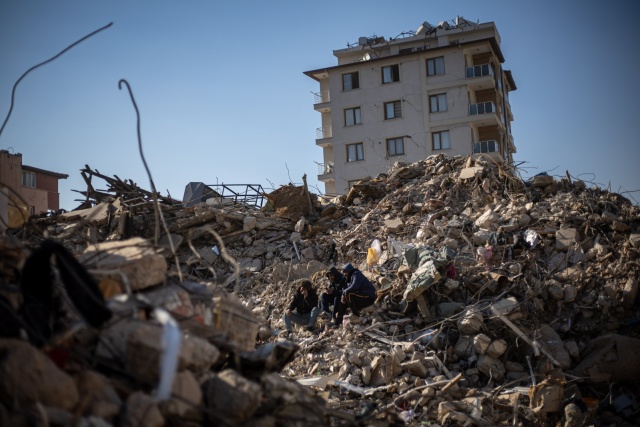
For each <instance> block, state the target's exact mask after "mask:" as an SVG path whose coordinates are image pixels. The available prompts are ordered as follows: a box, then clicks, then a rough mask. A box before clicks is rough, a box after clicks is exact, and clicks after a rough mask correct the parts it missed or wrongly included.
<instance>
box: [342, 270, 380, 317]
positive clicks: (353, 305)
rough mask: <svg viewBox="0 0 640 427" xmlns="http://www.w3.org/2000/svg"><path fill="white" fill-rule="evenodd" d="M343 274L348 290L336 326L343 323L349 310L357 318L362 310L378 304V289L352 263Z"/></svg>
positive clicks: (343, 297) (344, 295)
mask: <svg viewBox="0 0 640 427" xmlns="http://www.w3.org/2000/svg"><path fill="white" fill-rule="evenodd" d="M342 272H343V273H344V275H345V276H346V278H347V288H346V289H345V290H344V291H342V297H341V300H340V302H341V304H340V308H339V310H338V315H337V317H336V325H338V326H339V325H340V324H341V323H342V319H343V318H344V314H345V312H346V311H347V308H349V309H351V313H353V315H355V316H359V315H360V310H362V309H363V308H365V307H369V306H371V305H373V303H374V302H376V288H375V287H374V286H373V285H372V284H371V282H370V281H369V279H367V278H366V277H365V275H364V274H362V272H361V271H360V270H358V269H357V268H355V267H354V266H353V265H351V263H347V264H346V265H345V266H344V267H343V268H342Z"/></svg>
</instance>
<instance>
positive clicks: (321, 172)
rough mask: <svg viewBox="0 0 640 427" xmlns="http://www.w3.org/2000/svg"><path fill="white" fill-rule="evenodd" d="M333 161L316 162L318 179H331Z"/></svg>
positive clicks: (325, 180)
mask: <svg viewBox="0 0 640 427" xmlns="http://www.w3.org/2000/svg"><path fill="white" fill-rule="evenodd" d="M333 180H334V178H333V163H332V162H329V163H318V181H321V182H330V181H333Z"/></svg>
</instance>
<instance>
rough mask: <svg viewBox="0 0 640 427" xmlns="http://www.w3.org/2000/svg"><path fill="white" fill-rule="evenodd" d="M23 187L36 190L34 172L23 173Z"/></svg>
mask: <svg viewBox="0 0 640 427" xmlns="http://www.w3.org/2000/svg"><path fill="white" fill-rule="evenodd" d="M22 185H23V186H25V187H31V188H36V174H35V173H33V172H27V171H22Z"/></svg>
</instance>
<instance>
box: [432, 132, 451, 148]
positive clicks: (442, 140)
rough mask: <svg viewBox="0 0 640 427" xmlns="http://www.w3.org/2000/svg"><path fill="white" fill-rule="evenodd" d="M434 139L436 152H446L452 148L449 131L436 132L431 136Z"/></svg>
mask: <svg viewBox="0 0 640 427" xmlns="http://www.w3.org/2000/svg"><path fill="white" fill-rule="evenodd" d="M431 138H432V139H433V149H434V150H446V149H447V148H451V140H450V139H449V131H448V130H445V131H442V132H434V133H433V134H432V136H431Z"/></svg>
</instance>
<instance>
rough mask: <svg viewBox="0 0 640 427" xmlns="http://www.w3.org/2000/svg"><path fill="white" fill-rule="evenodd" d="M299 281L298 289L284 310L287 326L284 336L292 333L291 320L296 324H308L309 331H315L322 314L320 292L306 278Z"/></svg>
mask: <svg viewBox="0 0 640 427" xmlns="http://www.w3.org/2000/svg"><path fill="white" fill-rule="evenodd" d="M298 283H299V285H298V289H297V290H296V293H295V294H294V295H293V298H292V299H291V302H290V303H289V306H288V307H287V309H286V310H285V312H284V325H285V328H286V331H284V332H283V335H284V336H289V335H291V332H292V325H291V322H293V323H295V324H296V325H302V326H306V327H307V330H308V331H313V330H314V329H315V325H316V319H317V318H318V314H320V309H319V308H318V294H317V293H316V290H315V289H314V288H313V286H312V283H311V281H310V280H307V279H304V280H302V281H299V282H298Z"/></svg>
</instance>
